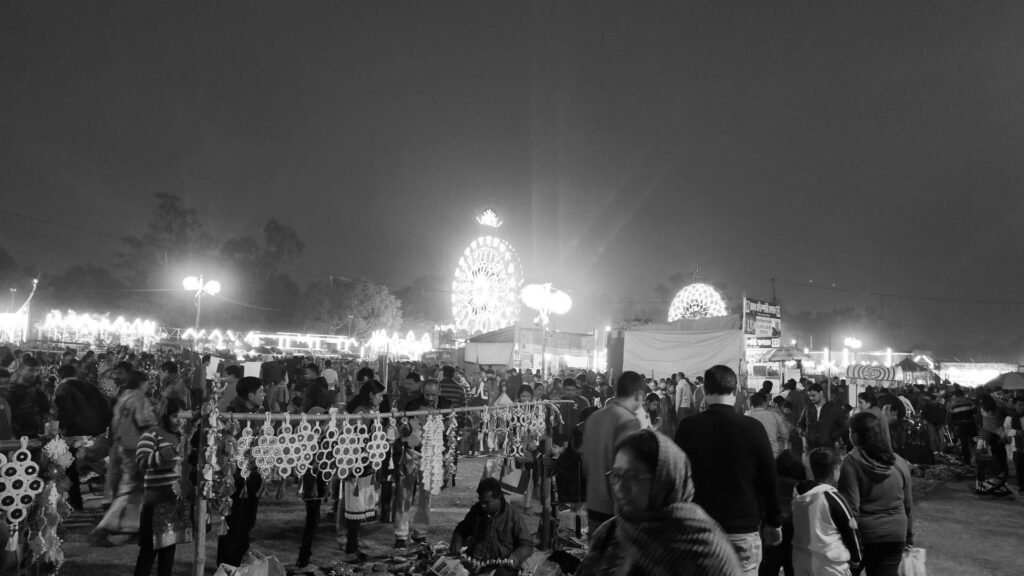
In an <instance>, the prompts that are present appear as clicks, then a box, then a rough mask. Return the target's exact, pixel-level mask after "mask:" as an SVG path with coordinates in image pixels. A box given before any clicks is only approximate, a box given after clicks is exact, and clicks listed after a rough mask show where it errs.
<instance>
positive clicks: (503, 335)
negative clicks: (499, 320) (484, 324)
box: [469, 326, 516, 344]
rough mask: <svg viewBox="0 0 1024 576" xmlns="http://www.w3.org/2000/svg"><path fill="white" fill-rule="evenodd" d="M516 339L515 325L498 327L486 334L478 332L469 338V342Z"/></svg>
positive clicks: (485, 342) (510, 341)
mask: <svg viewBox="0 0 1024 576" xmlns="http://www.w3.org/2000/svg"><path fill="white" fill-rule="evenodd" d="M515 341H516V327H515V326H507V327H505V328H499V329H498V330H495V331H494V332H488V333H486V334H480V335H478V336H473V337H472V338H470V339H469V342H477V343H481V344H499V343H514V342H515Z"/></svg>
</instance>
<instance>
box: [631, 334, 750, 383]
mask: <svg viewBox="0 0 1024 576" xmlns="http://www.w3.org/2000/svg"><path fill="white" fill-rule="evenodd" d="M743 355H744V341H743V332H742V331H741V330H717V331H711V332H680V331H678V330H672V331H668V330H665V331H654V330H630V331H628V332H626V333H625V345H624V349H623V359H622V369H623V370H633V371H635V372H640V373H641V374H647V375H649V376H650V375H653V376H654V377H658V378H661V377H666V376H668V375H669V374H672V373H674V372H685V373H687V374H703V373H704V371H705V370H707V369H708V368H710V367H712V366H714V365H716V364H721V365H723V366H728V367H730V368H732V369H733V370H735V371H736V372H737V373H739V368H740V359H742V358H743Z"/></svg>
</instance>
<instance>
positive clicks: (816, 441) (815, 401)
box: [797, 384, 844, 451]
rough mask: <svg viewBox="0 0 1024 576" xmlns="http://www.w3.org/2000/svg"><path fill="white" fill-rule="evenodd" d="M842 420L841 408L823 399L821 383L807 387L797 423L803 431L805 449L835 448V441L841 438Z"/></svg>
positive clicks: (823, 393) (823, 392)
mask: <svg viewBox="0 0 1024 576" xmlns="http://www.w3.org/2000/svg"><path fill="white" fill-rule="evenodd" d="M843 420H844V413H843V410H842V409H841V408H840V407H839V406H836V405H835V404H833V403H832V402H826V401H825V391H824V390H823V389H822V387H821V384H811V385H810V386H808V387H807V408H805V409H804V414H803V416H801V418H800V422H799V424H797V428H799V429H800V431H801V432H803V433H804V438H805V440H806V443H807V446H806V449H807V451H811V450H814V449H815V448H835V446H836V442H839V441H841V440H842V438H843Z"/></svg>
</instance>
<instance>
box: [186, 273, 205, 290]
mask: <svg viewBox="0 0 1024 576" xmlns="http://www.w3.org/2000/svg"><path fill="white" fill-rule="evenodd" d="M181 285H182V286H183V287H184V288H185V290H189V291H196V290H199V289H200V288H202V285H201V284H199V278H197V277H195V276H188V277H187V278H185V279H184V280H182V281H181Z"/></svg>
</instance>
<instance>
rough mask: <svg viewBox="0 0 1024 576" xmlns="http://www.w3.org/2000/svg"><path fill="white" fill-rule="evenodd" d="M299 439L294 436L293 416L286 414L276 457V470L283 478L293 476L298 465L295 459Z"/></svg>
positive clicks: (279, 431)
mask: <svg viewBox="0 0 1024 576" xmlns="http://www.w3.org/2000/svg"><path fill="white" fill-rule="evenodd" d="M298 441H299V438H298V437H297V436H295V435H294V434H292V423H291V414H287V413H285V414H284V424H282V425H281V429H280V430H278V433H277V453H276V454H275V455H274V468H275V469H276V470H277V473H278V474H279V475H280V476H281V478H287V477H289V476H291V475H292V470H293V469H294V468H295V465H296V464H298V460H297V459H296V458H295V445H296V444H297V443H298Z"/></svg>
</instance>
